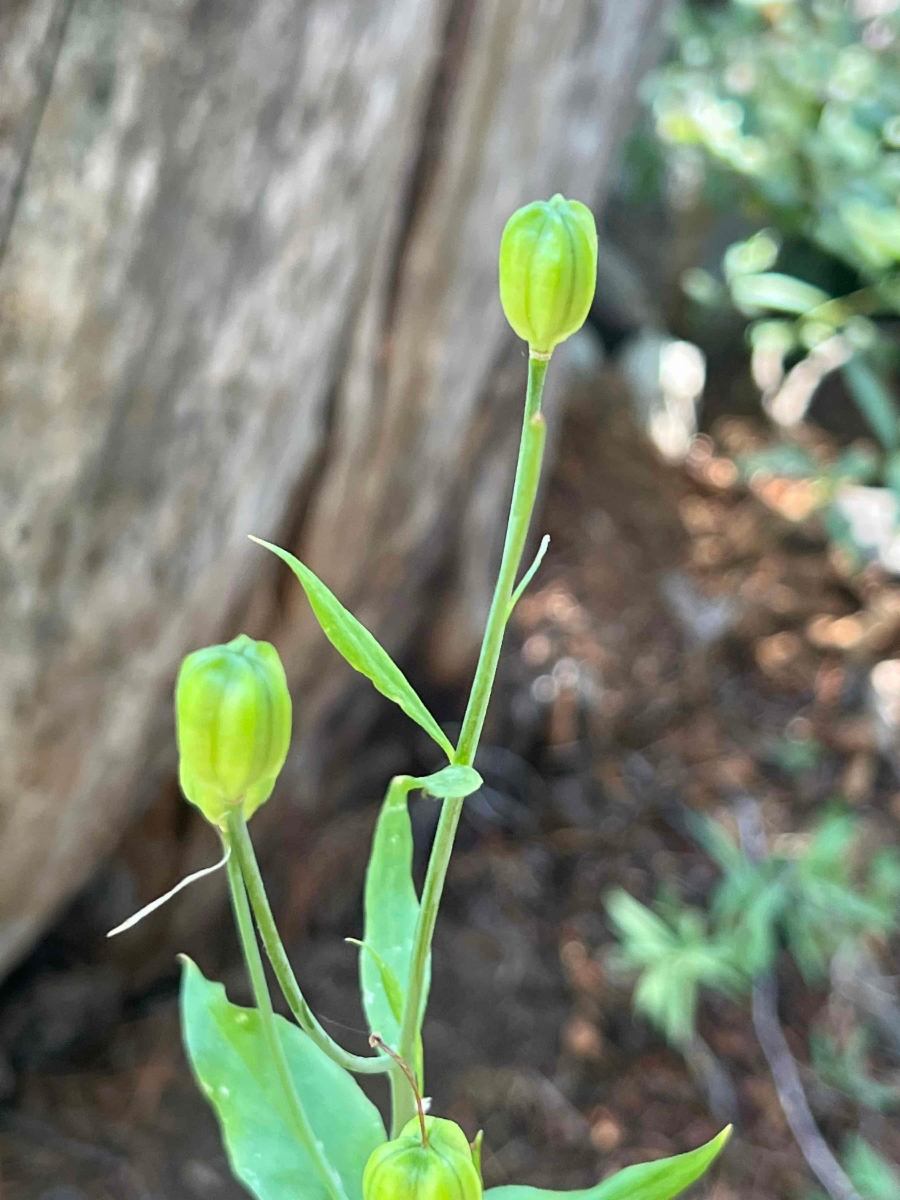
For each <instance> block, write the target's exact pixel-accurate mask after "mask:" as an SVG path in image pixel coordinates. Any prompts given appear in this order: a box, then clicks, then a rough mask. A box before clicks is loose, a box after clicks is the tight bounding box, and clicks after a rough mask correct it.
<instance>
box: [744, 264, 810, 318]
mask: <svg viewBox="0 0 900 1200" xmlns="http://www.w3.org/2000/svg"><path fill="white" fill-rule="evenodd" d="M731 296H732V299H733V300H734V302H735V304H736V305H737V306H738V308H740V309H742V310H750V311H751V312H754V311H756V310H757V309H766V308H771V309H774V310H775V311H776V312H789V313H797V314H798V316H803V315H804V314H805V313H808V312H812V310H813V309H814V308H818V307H819V306H820V305H821V304H825V303H826V302H827V301H828V300H829V299H830V298H831V297H830V296H829V295H828V293H827V292H823V291H822V289H821V288H818V287H815V286H814V285H813V284H811V283H806V282H805V281H804V280H802V279H795V278H794V277H793V276H792V275H782V274H780V273H779V272H778V271H767V272H765V273H763V274H761V275H739V276H738V277H737V278H736V279H732V280H731Z"/></svg>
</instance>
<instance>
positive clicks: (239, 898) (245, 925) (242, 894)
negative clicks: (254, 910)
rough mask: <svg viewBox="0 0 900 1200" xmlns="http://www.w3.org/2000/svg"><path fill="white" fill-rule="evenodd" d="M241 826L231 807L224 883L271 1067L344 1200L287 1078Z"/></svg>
mask: <svg viewBox="0 0 900 1200" xmlns="http://www.w3.org/2000/svg"><path fill="white" fill-rule="evenodd" d="M241 825H243V826H244V828H245V829H246V824H245V822H244V816H243V813H242V812H241V811H240V810H235V811H234V812H232V813H231V814H230V815H229V817H228V824H227V837H228V841H229V843H230V845H231V847H232V853H231V857H230V858H229V859H228V884H229V887H230V888H231V900H232V904H233V906H234V917H235V922H236V924H237V928H238V935H239V937H240V940H241V949H242V950H243V953H244V961H245V962H246V964H247V971H248V973H249V975H250V984H251V986H252V988H253V997H254V999H255V1001H256V1008H257V1011H258V1012H259V1018H260V1021H261V1023H262V1027H263V1032H264V1033H265V1036H266V1041H267V1042H268V1043H269V1051H270V1053H271V1055H272V1060H273V1062H274V1064H275V1070H276V1071H277V1073H278V1078H279V1081H280V1082H281V1086H282V1088H283V1089H284V1095H285V1099H286V1100H287V1107H288V1110H289V1112H290V1116H291V1120H292V1122H293V1124H294V1127H295V1130H296V1133H297V1137H298V1138H299V1141H300V1144H301V1145H302V1146H303V1149H304V1150H305V1151H306V1153H307V1154H308V1155H309V1157H310V1159H311V1160H312V1164H313V1167H314V1168H315V1171H316V1174H317V1175H318V1176H319V1179H320V1180H321V1181H322V1184H323V1186H324V1188H325V1191H326V1193H327V1194H328V1196H329V1197H330V1198H331V1200H347V1193H346V1192H345V1191H344V1185H343V1184H342V1183H341V1179H340V1176H339V1175H338V1173H337V1171H335V1169H334V1167H333V1166H332V1165H331V1163H330V1162H329V1161H328V1159H327V1158H326V1157H325V1152H324V1150H323V1149H322V1145H321V1143H320V1142H319V1140H318V1138H317V1137H316V1135H315V1132H314V1131H313V1128H312V1126H311V1125H310V1123H309V1118H308V1117H307V1115H306V1110H305V1109H304V1107H303V1105H302V1103H301V1102H300V1097H299V1096H298V1095H297V1091H296V1089H295V1087H294V1081H293V1079H292V1078H291V1072H290V1068H289V1066H288V1061H287V1057H286V1055H285V1053H284V1046H283V1045H282V1044H281V1037H280V1036H279V1033H278V1027H277V1025H276V1024H275V1013H274V1011H273V1009H272V998H271V996H270V995H269V985H268V984H267V983H266V972H265V969H264V967H263V960H262V955H261V954H260V952H259V945H258V944H257V941H256V933H255V931H254V929H253V917H252V915H251V913H250V905H249V903H248V902H247V891H246V888H245V887H244V879H243V876H242V874H241V868H240V866H239V864H238V861H237V856H236V855H235V853H234V850H235V843H236V841H237V835H238V833H239V829H240V826H241Z"/></svg>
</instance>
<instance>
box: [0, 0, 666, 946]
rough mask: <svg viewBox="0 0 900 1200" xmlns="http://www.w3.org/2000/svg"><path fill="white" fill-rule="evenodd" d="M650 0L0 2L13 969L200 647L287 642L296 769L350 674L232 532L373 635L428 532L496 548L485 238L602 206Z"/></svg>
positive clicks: (426, 567)
mask: <svg viewBox="0 0 900 1200" xmlns="http://www.w3.org/2000/svg"><path fill="white" fill-rule="evenodd" d="M660 7H661V0H629V3H628V4H621V3H619V2H618V0H566V2H565V3H562V2H559V0H557V2H551V0H503V2H502V3H496V2H495V0H383V2H381V3H371V2H367V0H365V2H364V0H259V2H258V3H255V4H243V3H236V2H234V0H174V2H173V0H149V2H147V3H144V4H141V5H135V4H129V3H127V2H126V3H120V2H119V0H74V3H73V0H18V3H13V4H11V5H10V3H9V0H7V5H6V7H5V8H3V9H2V11H0V85H2V86H0V253H2V259H0V411H2V414H3V416H2V422H3V439H2V444H0V487H2V494H3V508H2V512H0V552H2V559H0V566H2V575H0V578H2V607H0V646H2V655H3V666H2V673H0V714H2V716H0V759H2V762H3V773H2V783H0V787H2V789H3V808H2V830H0V917H2V922H0V966H3V965H8V964H9V963H10V962H12V961H13V960H14V959H15V957H16V956H17V955H19V954H20V953H21V952H22V950H23V949H24V948H25V947H26V946H27V945H28V944H29V942H30V941H31V940H32V939H33V938H34V937H35V935H36V934H37V933H38V932H39V930H40V929H41V927H42V925H43V924H44V923H45V922H46V921H47V920H48V917H49V915H50V914H51V913H52V911H53V910H54V908H55V907H57V906H58V905H59V904H60V903H61V902H62V901H63V900H64V899H65V897H66V896H68V895H70V894H71V892H72V890H73V889H74V888H75V887H77V886H78V885H79V884H80V883H81V882H82V881H83V880H84V879H85V878H86V876H87V875H88V874H89V872H90V871H91V869H92V868H93V867H94V866H95V864H96V863H97V862H98V860H99V858H100V857H101V856H102V855H103V854H105V853H107V852H108V851H109V850H110V848H111V847H112V846H113V845H114V844H115V842H116V840H117V838H118V837H119V836H120V835H121V832H122V830H123V828H124V827H125V826H126V824H127V822H128V820H129V817H130V816H132V815H133V814H134V813H135V811H136V810H137V809H138V808H139V807H140V806H141V805H142V804H143V803H145V802H146V799H147V796H148V793H149V792H152V789H153V787H155V786H157V785H158V779H159V763H160V762H161V763H162V764H163V768H164V769H166V770H168V769H170V767H171V757H170V751H169V750H168V749H166V750H165V751H164V752H163V754H162V758H160V757H159V748H160V747H161V746H165V747H168V746H169V744H170V737H171V730H170V727H169V721H170V718H169V716H168V703H167V697H168V695H169V691H170V688H171V685H172V680H173V677H174V672H175V669H176V666H177V663H178V660H179V658H180V656H181V655H182V654H183V653H184V652H185V650H186V649H188V648H190V647H192V646H195V645H197V644H199V643H202V642H206V641H210V640H213V639H216V638H218V637H221V636H226V635H227V636H231V635H232V634H233V633H234V632H236V631H237V628H238V626H239V625H242V626H244V627H246V628H247V629H248V631H250V632H253V633H256V634H257V635H259V634H263V633H265V634H268V635H269V636H271V637H273V638H274V640H276V642H277V644H278V645H279V648H280V649H281V650H282V652H283V654H284V657H285V660H286V662H287V664H288V668H289V672H290V674H291V677H292V680H293V681H294V683H295V685H296V687H297V689H298V692H299V693H300V695H301V697H302V699H301V705H300V712H301V719H300V722H299V729H298V735H299V736H298V738H297V752H296V756H295V759H294V775H293V778H294V780H295V781H297V780H299V779H301V778H302V779H303V780H304V781H305V787H306V790H307V793H309V791H310V789H311V788H312V787H313V786H314V781H315V777H316V771H315V767H316V764H317V761H318V759H319V757H320V752H321V746H322V744H323V743H322V739H321V738H318V737H317V736H316V731H317V730H318V731H321V729H322V728H323V722H325V721H326V720H327V719H329V718H330V717H333V715H334V713H335V712H336V711H337V706H336V702H337V700H338V699H339V698H340V697H341V696H342V695H344V694H345V690H346V686H347V678H346V674H345V673H344V672H343V671H342V670H341V669H340V668H339V667H338V666H337V665H336V663H335V659H334V656H333V655H332V654H331V653H330V652H328V651H327V648H326V647H324V646H323V643H322V639H321V638H320V637H319V636H317V634H316V632H315V630H314V628H313V626H312V622H311V620H310V618H309V614H308V612H307V611H306V610H305V608H304V606H303V604H302V602H301V597H300V593H299V589H297V588H290V587H286V586H282V583H281V579H282V577H281V576H280V575H279V572H278V570H277V568H276V564H275V563H274V562H273V561H270V560H268V559H267V557H266V556H265V555H264V553H263V552H262V551H261V550H259V549H257V548H256V547H254V546H252V545H251V544H250V543H248V542H247V540H246V538H245V534H246V533H247V532H256V533H259V534H262V535H269V536H276V537H279V538H281V539H282V540H285V541H287V542H289V543H290V544H291V545H292V547H293V548H295V549H297V550H298V551H299V552H301V553H302V554H303V556H304V557H305V558H306V560H307V561H309V562H310V564H311V565H312V567H313V568H314V569H315V570H316V571H317V572H319V573H320V574H321V575H322V576H323V577H324V578H325V579H326V580H327V581H328V582H329V583H330V584H331V585H332V586H333V587H334V589H335V590H336V591H337V592H338V594H339V595H341V597H342V598H343V599H344V600H345V602H347V603H349V604H350V605H351V606H353V607H354V608H355V609H356V611H357V612H358V613H359V615H360V616H361V617H362V618H363V619H364V620H365V621H366V622H367V623H368V624H370V625H371V626H372V627H373V628H374V629H376V630H377V632H378V633H379V635H380V636H381V637H382V639H383V640H384V641H385V643H386V644H387V645H388V646H390V647H391V648H392V649H397V648H400V647H402V645H403V643H404V641H405V640H406V639H407V638H408V636H409V635H410V633H411V631H412V630H413V629H414V628H415V627H416V626H417V624H418V623H419V622H420V620H421V616H422V614H421V603H422V596H423V594H424V590H425V587H426V584H427V582H428V581H429V580H430V579H431V578H433V576H434V572H435V571H436V569H437V568H438V567H440V566H441V565H442V564H443V565H444V566H446V564H447V563H448V562H449V561H451V560H454V559H455V560H456V561H457V563H458V569H459V571H460V572H461V573H462V575H463V576H464V577H465V578H467V579H469V580H474V581H476V582H477V581H482V580H484V579H486V578H487V575H488V564H489V563H490V562H491V560H492V557H493V554H494V550H495V544H494V543H495V539H496V534H497V529H498V526H499V512H498V502H499V501H500V500H502V497H503V494H504V493H505V491H506V489H507V488H508V483H509V472H510V469H511V458H510V455H509V451H510V448H511V446H512V445H513V440H514V436H515V433H514V431H515V426H516V421H517V407H518V403H519V401H518V395H519V393H520V390H521V386H522V381H523V378H524V364H523V362H522V357H521V351H520V349H519V348H518V347H517V346H516V345H515V343H514V339H513V338H512V335H511V334H510V332H509V330H508V329H507V328H506V326H505V324H504V321H503V318H502V314H501V312H500V309H499V305H498V302H497V298H496V285H495V270H496V267H495V262H496V250H497V243H498V238H499V234H500V231H501V229H502V225H503V221H504V219H505V217H506V216H507V215H508V213H509V212H510V211H511V210H512V209H513V208H514V207H516V205H518V204H520V203H522V202H524V201H525V200H527V199H530V198H531V197H533V196H535V195H544V194H549V193H550V192H552V191H557V190H559V191H563V192H566V193H569V194H574V195H577V196H579V197H582V198H584V199H586V200H590V199H595V200H596V201H597V202H601V201H602V195H603V180H604V175H605V172H606V170H607V168H608V166H609V163H610V157H611V153H612V151H613V148H614V146H615V144H616V140H617V136H618V133H619V131H620V128H621V124H622V120H623V114H624V113H626V112H627V107H628V102H629V99H630V97H631V95H632V94H633V91H634V84H635V82H636V78H637V76H638V73H639V67H640V64H641V60H642V55H643V54H644V52H645V47H646V41H647V34H648V31H649V30H650V29H651V28H652V27H653V26H654V23H655V22H656V19H657V17H658V15H659V9H660ZM473 531H478V535H477V536H472V533H473ZM276 580H277V581H278V583H277V584H276ZM484 603H485V588H484V586H483V585H482V586H476V587H475V588H474V589H473V590H471V591H468V592H467V593H466V601H465V603H463V604H460V603H455V604H453V605H450V606H449V608H447V609H446V610H445V620H444V622H443V624H442V625H441V628H442V629H443V630H444V631H445V633H447V631H450V630H453V638H454V644H453V647H452V654H451V653H449V652H448V654H447V661H448V662H449V661H451V659H452V657H453V655H456V656H457V657H458V656H459V655H460V654H461V655H463V656H464V655H465V654H468V653H470V652H471V648H472V643H473V640H474V636H475V626H476V625H477V622H478V620H479V619H480V617H481V615H482V607H483V605H484ZM448 636H449V635H448ZM152 763H155V764H156V766H155V767H152V766H151V764H152ZM301 767H302V770H301V769H300V768H301ZM142 781H143V782H142ZM310 781H312V782H310Z"/></svg>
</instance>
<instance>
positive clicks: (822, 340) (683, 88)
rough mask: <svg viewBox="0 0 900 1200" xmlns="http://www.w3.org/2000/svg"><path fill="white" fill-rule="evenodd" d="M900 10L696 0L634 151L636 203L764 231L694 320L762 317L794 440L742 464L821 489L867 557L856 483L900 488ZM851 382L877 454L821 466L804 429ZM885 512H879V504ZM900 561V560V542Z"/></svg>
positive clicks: (828, 1)
mask: <svg viewBox="0 0 900 1200" xmlns="http://www.w3.org/2000/svg"><path fill="white" fill-rule="evenodd" d="M898 32H900V13H898V12H897V9H896V6H895V5H894V4H893V2H892V0H856V2H855V3H852V4H848V3H846V2H845V0H816V2H815V3H805V2H800V0H779V2H775V3H760V2H757V0H729V2H728V3H724V4H709V3H693V4H681V5H680V6H679V7H678V9H677V11H676V13H675V16H674V20H673V34H674V52H673V56H672V59H671V61H669V62H668V63H667V64H666V65H665V66H663V67H662V68H661V69H659V70H658V71H656V72H655V73H653V74H652V75H651V77H650V78H649V79H648V80H647V82H646V84H645V88H644V96H645V100H646V103H647V106H648V124H647V126H646V127H645V128H644V129H643V130H642V131H641V132H640V133H639V134H638V135H636V137H635V139H634V141H633V143H632V148H631V162H632V176H631V178H632V182H633V186H634V187H635V191H636V194H644V195H646V194H647V192H648V191H652V190H653V189H654V188H656V189H662V190H664V191H665V192H666V194H667V197H668V199H669V200H670V201H671V202H672V203H673V204H674V206H675V207H676V208H679V209H682V210H684V209H688V208H692V207H693V208H698V207H706V208H707V209H712V210H714V211H720V212H733V211H734V210H738V211H740V213H741V214H742V215H743V217H744V219H745V221H746V224H747V228H748V230H749V234H748V236H746V237H745V238H743V239H741V240H740V241H735V242H733V243H732V244H731V245H729V246H728V248H727V250H726V251H725V253H724V255H723V256H722V259H721V263H720V264H719V267H718V269H717V270H711V269H708V268H707V267H706V266H704V265H701V264H695V265H693V266H690V267H688V268H687V269H685V270H684V271H683V273H682V275H681V286H682V288H683V290H684V292H685V293H686V294H687V296H688V297H689V299H690V300H691V301H692V302H693V303H694V304H695V305H696V306H697V309H698V312H697V313H695V316H694V321H695V322H696V323H697V324H698V325H700V326H703V325H704V324H705V325H706V326H707V327H708V326H709V325H710V323H712V324H713V325H716V326H718V325H720V323H721V309H722V306H723V305H725V306H730V307H732V308H733V309H734V310H735V311H736V313H737V314H740V316H741V317H742V318H743V320H744V322H745V339H746V344H747V348H748V355H749V363H748V366H749V370H750V372H751V374H752V378H753V380H754V383H755V385H756V387H757V389H758V391H759V393H760V398H761V401H762V405H763V407H764V409H765V411H766V412H767V414H768V415H769V417H770V418H771V419H772V420H773V421H774V423H775V424H776V426H777V427H778V428H779V429H780V431H781V432H782V434H783V444H782V445H781V446H778V447H776V448H774V449H770V450H769V451H768V453H767V455H766V456H765V457H764V458H762V459H760V458H759V456H756V457H754V458H753V459H752V460H750V461H746V462H742V463H741V464H740V466H741V468H742V470H744V472H745V473H751V472H754V471H759V470H761V469H763V470H766V469H768V470H771V471H772V472H773V473H777V474H778V475H781V476H789V477H794V478H804V479H810V480H812V481H814V482H815V484H816V485H817V490H818V507H819V508H821V509H822V511H823V512H824V514H825V517H826V521H827V522H828V525H829V528H830V530H831V532H832V534H833V536H834V537H835V539H836V540H838V541H839V542H841V543H842V544H843V545H844V547H845V548H846V549H847V550H848V551H849V552H850V553H851V554H853V555H855V556H856V557H857V558H860V559H864V558H865V557H866V552H867V551H868V552H869V557H871V551H872V547H871V546H867V545H865V544H863V542H862V541H861V539H858V538H857V539H855V538H854V536H853V525H854V522H853V514H852V513H851V514H849V515H848V513H847V512H846V511H844V509H843V508H842V507H841V506H840V505H837V506H835V505H834V498H835V491H836V488H837V487H838V486H839V485H841V484H850V485H853V484H860V485H866V484H872V483H878V484H883V485H885V487H886V488H887V489H890V492H891V498H888V497H885V496H882V495H876V494H873V495H871V496H867V497H863V502H864V503H865V502H866V501H868V502H869V509H873V508H874V509H878V507H879V506H880V508H881V509H884V507H885V505H887V509H888V512H889V516H890V519H891V528H892V531H893V530H895V529H896V525H897V519H896V516H897V509H896V504H895V503H894V502H893V499H892V497H893V496H896V495H898V494H900V456H898V454H897V451H898V446H900V423H898V415H900V410H898V406H897V401H896V395H895V372H896V368H897V363H898V348H900V342H898V332H900V331H898V324H897V322H898V316H900V271H898V264H900V208H898V199H900V44H898V40H897V35H898ZM835 371H839V372H840V374H841V376H842V378H843V384H844V387H845V389H846V393H847V394H848V395H849V397H850V398H851V400H852V401H853V403H855V405H856V406H857V409H858V411H859V413H860V415H861V417H862V419H863V421H864V423H865V426H866V427H867V428H868V431H869V432H870V433H871V434H873V435H874V437H875V439H876V442H877V446H878V450H877V451H876V450H875V449H874V448H873V447H867V446H863V447H853V448H852V449H851V450H849V451H848V452H845V453H844V454H842V455H841V456H840V457H839V459H838V460H837V461H836V462H832V463H829V464H827V466H826V465H825V464H823V463H821V462H818V461H816V459H815V456H813V455H811V454H810V452H809V450H808V448H806V447H803V446H801V445H798V444H795V443H794V442H792V439H791V433H792V431H793V430H794V429H795V428H796V427H797V425H798V424H799V423H800V422H801V421H802V419H803V418H804V417H805V416H806V414H807V411H808V409H809V406H810V403H811V402H812V400H813V397H814V395H815V392H816V389H817V388H818V387H819V385H820V384H821V383H822V381H823V380H824V379H825V378H826V376H828V375H830V374H831V373H832V372H835ZM867 511H869V510H867ZM882 540H883V541H885V540H887V541H889V542H890V543H891V544H890V547H889V549H887V551H886V554H887V557H888V559H889V560H890V555H891V554H892V553H893V554H896V549H897V547H896V546H895V545H894V544H893V537H890V538H888V539H882Z"/></svg>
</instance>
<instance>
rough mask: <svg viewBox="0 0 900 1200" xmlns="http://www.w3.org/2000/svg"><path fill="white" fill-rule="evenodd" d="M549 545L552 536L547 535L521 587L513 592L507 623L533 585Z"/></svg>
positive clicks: (521, 582) (508, 608)
mask: <svg viewBox="0 0 900 1200" xmlns="http://www.w3.org/2000/svg"><path fill="white" fill-rule="evenodd" d="M549 545H550V534H549V533H545V534H544V536H543V537H542V538H541V544H540V546H538V551H537V554H536V555H535V556H534V562H533V563H532V564H531V566H530V567H529V568H528V570H527V571H526V572H525V574H524V575H523V576H522V578H521V579H520V580H519V586H518V587H517V588H516V590H515V591H514V592H513V594H512V595H511V596H510V598H509V605H508V607H507V609H506V619H507V621H508V620H509V618H510V617H511V616H512V614H513V609H514V608H515V607H516V605H517V604H518V603H519V601H520V600H521V599H522V595H523V593H524V591H525V589H526V588H527V587H528V585H529V583H531V581H532V579H534V576H535V574H536V572H537V569H538V567H539V566H540V565H541V563H542V562H543V560H544V555H545V554H546V553H547V549H548V547H549Z"/></svg>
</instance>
